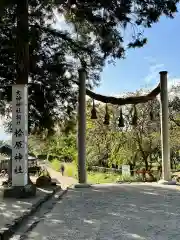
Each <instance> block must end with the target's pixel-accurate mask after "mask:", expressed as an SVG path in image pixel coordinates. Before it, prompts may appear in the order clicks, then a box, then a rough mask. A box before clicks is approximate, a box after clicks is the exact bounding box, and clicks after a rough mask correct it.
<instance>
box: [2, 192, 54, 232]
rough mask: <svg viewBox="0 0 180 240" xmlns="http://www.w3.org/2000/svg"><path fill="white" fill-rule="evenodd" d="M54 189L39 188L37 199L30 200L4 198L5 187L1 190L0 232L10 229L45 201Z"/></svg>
mask: <svg viewBox="0 0 180 240" xmlns="http://www.w3.org/2000/svg"><path fill="white" fill-rule="evenodd" d="M52 190H53V188H52V187H51V188H37V192H36V197H32V198H28V199H13V198H5V199H4V198H3V191H4V189H3V187H1V188H0V231H2V230H3V229H6V228H8V226H9V225H12V224H13V222H16V220H17V219H18V218H20V217H22V216H23V215H24V214H25V213H26V212H27V211H29V210H31V208H32V206H33V205H34V204H36V203H37V202H38V201H39V200H41V199H43V198H44V197H45V196H46V195H47V194H48V193H51V192H52Z"/></svg>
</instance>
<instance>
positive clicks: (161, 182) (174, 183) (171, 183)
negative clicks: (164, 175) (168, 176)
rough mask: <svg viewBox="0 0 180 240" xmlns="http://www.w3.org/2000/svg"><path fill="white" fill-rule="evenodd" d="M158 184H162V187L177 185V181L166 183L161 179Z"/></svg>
mask: <svg viewBox="0 0 180 240" xmlns="http://www.w3.org/2000/svg"><path fill="white" fill-rule="evenodd" d="M158 184H162V185H176V181H175V180H170V181H166V180H164V179H161V180H159V181H158Z"/></svg>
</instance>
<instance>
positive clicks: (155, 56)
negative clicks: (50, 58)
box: [0, 13, 180, 140]
mask: <svg viewBox="0 0 180 240" xmlns="http://www.w3.org/2000/svg"><path fill="white" fill-rule="evenodd" d="M179 23H180V13H177V14H176V16H175V18H174V19H168V18H166V17H161V19H160V21H159V22H158V23H156V24H154V25H153V27H152V28H150V29H145V30H144V35H145V36H146V37H147V39H148V43H147V44H146V45H145V46H144V47H143V48H138V49H131V50H128V51H127V52H126V58H125V59H123V60H118V61H116V64H115V66H114V65H112V64H111V65H106V66H105V68H104V70H103V72H102V74H101V85H100V87H98V88H96V89H95V91H96V92H97V93H101V94H104V95H112V96H118V95H120V94H122V93H125V92H134V91H136V90H138V89H141V88H148V89H151V88H153V87H155V86H156V84H157V83H158V81H159V72H160V71H168V83H169V86H171V85H174V84H177V83H180V67H179V62H180V47H179V45H180V30H179ZM59 24H61V23H59ZM10 137H11V136H10V135H7V134H6V133H5V132H4V128H3V124H2V120H1V119H0V140H1V139H3V140H7V139H9V138H10Z"/></svg>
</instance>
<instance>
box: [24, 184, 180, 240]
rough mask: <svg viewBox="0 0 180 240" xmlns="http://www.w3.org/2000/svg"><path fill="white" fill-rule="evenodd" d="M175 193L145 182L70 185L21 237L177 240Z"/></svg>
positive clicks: (179, 224)
mask: <svg viewBox="0 0 180 240" xmlns="http://www.w3.org/2000/svg"><path fill="white" fill-rule="evenodd" d="M179 203H180V192H179V190H177V189H172V188H170V187H168V188H165V187H156V186H150V185H143V184H142V185H135V184H134V185H128V184H126V185H125V184H122V185H118V186H117V185H116V186H101V185H99V186H94V187H93V188H89V189H71V190H69V191H68V194H67V195H66V197H64V198H63V200H58V201H57V203H56V204H55V205H54V207H53V208H52V209H51V211H50V212H48V213H47V214H44V215H42V216H41V217H40V218H41V220H40V221H39V223H38V224H37V225H36V226H35V227H34V228H33V229H32V230H31V231H30V232H28V233H27V234H26V236H25V238H24V239H26V240H30V239H31V240H41V239H42V240H115V239H117V240H169V239H172V240H176V239H178V240H179V239H180V204H179Z"/></svg>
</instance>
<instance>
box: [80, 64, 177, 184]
mask: <svg viewBox="0 0 180 240" xmlns="http://www.w3.org/2000/svg"><path fill="white" fill-rule="evenodd" d="M78 85H79V99H78V103H79V104H78V176H79V185H78V186H79V187H80V186H81V187H84V186H89V185H88V184H87V179H86V95H88V96H90V97H91V98H93V99H95V100H97V101H101V102H104V103H111V104H114V105H125V104H137V103H144V102H147V101H149V100H152V99H154V98H155V97H156V96H157V95H158V94H159V93H160V105H161V109H160V113H161V114H160V119H161V148H162V179H161V180H160V181H159V183H163V184H175V182H173V181H171V169H170V148H169V127H168V118H169V111H168V88H167V72H166V71H162V72H160V83H159V85H158V86H157V87H156V88H155V89H154V90H152V91H151V92H150V93H149V94H147V95H144V96H138V97H128V98H115V97H108V96H103V95H100V94H96V93H94V92H92V91H90V90H88V89H86V71H85V70H84V69H83V68H82V69H80V70H79V84H78ZM78 186H77V187H78Z"/></svg>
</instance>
